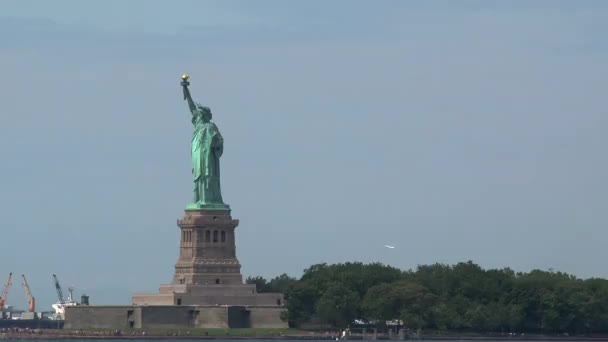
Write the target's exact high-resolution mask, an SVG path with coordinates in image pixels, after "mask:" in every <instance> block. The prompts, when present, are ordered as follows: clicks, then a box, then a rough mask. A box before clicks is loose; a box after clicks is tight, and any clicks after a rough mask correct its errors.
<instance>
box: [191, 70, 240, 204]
mask: <svg viewBox="0 0 608 342" xmlns="http://www.w3.org/2000/svg"><path fill="white" fill-rule="evenodd" d="M189 77H190V76H188V75H186V74H184V75H182V83H181V85H182V87H183V89H184V100H186V101H188V107H189V108H190V112H191V113H192V124H193V125H194V133H193V134H192V179H193V181H194V200H193V202H192V203H190V204H189V205H188V207H187V209H229V206H228V205H226V204H224V202H223V200H222V192H221V189H220V157H221V156H222V153H223V152H224V139H223V138H222V135H221V134H220V131H219V129H218V128H217V126H216V125H215V124H214V123H213V122H211V109H209V108H208V107H204V106H202V105H200V104H199V103H194V101H192V96H190V91H189V90H188V86H189V85H190V82H188V78H189Z"/></svg>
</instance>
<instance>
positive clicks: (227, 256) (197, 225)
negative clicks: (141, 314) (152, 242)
mask: <svg viewBox="0 0 608 342" xmlns="http://www.w3.org/2000/svg"><path fill="white" fill-rule="evenodd" d="M238 224H239V221H238V220H235V219H233V218H232V216H231V215H230V210H209V209H195V210H186V212H185V215H184V217H183V218H182V219H180V220H178V221H177V225H178V226H179V228H180V253H179V258H178V260H177V263H176V264H175V274H174V276H173V281H172V282H171V284H166V285H161V286H160V290H159V293H157V294H134V295H133V304H134V305H229V306H257V307H275V308H276V307H282V306H283V304H284V303H283V295H282V294H280V293H257V292H256V288H255V285H253V284H243V276H242V275H241V264H240V263H239V260H238V259H237V257H236V245H235V229H236V227H237V226H238Z"/></svg>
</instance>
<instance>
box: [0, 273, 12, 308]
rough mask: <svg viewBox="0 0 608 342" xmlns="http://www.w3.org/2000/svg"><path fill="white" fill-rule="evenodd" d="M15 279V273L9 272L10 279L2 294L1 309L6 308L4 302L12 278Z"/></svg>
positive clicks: (0, 297)
mask: <svg viewBox="0 0 608 342" xmlns="http://www.w3.org/2000/svg"><path fill="white" fill-rule="evenodd" d="M12 279H13V273H12V272H11V273H9V274H8V280H7V281H6V284H4V289H3V290H2V295H1V296H0V311H3V310H4V304H6V297H8V288H9V287H10V286H11V284H12V283H11V280H12Z"/></svg>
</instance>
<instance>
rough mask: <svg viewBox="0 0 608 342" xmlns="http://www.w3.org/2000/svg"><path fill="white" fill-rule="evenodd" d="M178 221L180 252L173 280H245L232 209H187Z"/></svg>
mask: <svg viewBox="0 0 608 342" xmlns="http://www.w3.org/2000/svg"><path fill="white" fill-rule="evenodd" d="M177 225H178V226H179V227H180V230H181V235H180V236H181V240H180V249H179V251H180V252H179V259H178V260H177V264H176V265H175V275H174V276H173V282H172V284H186V285H199V284H200V285H204V284H242V283H243V277H242V276H241V264H240V263H239V261H238V259H237V258H236V245H235V238H234V230H235V229H236V227H237V226H238V225H239V221H238V220H234V219H232V216H231V215H230V211H229V210H186V214H185V215H184V218H183V219H181V220H178V221H177Z"/></svg>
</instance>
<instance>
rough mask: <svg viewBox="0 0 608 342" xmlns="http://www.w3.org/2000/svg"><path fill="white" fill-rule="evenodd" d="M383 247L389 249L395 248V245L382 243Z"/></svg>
mask: <svg viewBox="0 0 608 342" xmlns="http://www.w3.org/2000/svg"><path fill="white" fill-rule="evenodd" d="M384 247H386V248H390V249H393V248H395V246H391V245H384Z"/></svg>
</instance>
